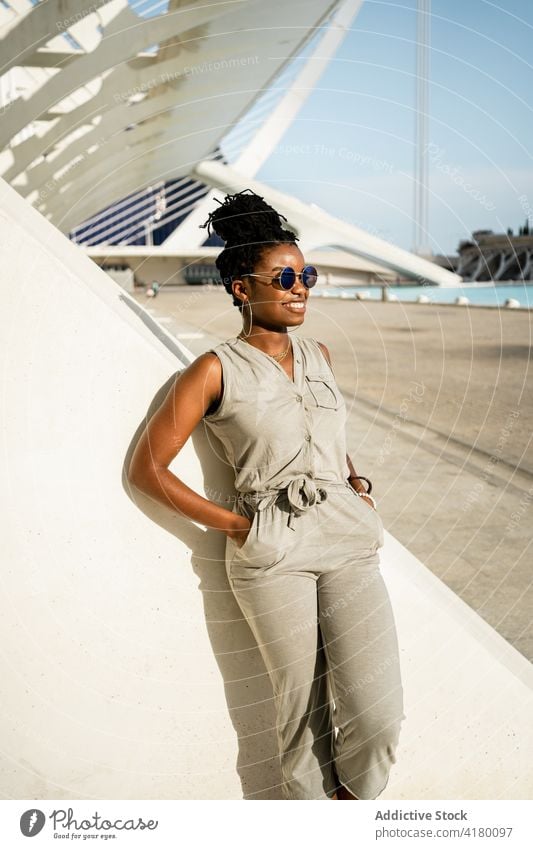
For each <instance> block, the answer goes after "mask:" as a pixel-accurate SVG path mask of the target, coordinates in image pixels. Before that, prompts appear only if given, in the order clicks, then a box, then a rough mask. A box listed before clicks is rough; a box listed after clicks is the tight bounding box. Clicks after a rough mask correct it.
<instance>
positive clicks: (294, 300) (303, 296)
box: [234, 243, 309, 330]
mask: <svg viewBox="0 0 533 849" xmlns="http://www.w3.org/2000/svg"><path fill="white" fill-rule="evenodd" d="M307 264H308V263H306V261H305V258H304V255H303V254H302V252H301V250H300V249H299V248H298V247H296V245H292V244H289V243H287V244H281V245H273V246H272V247H269V248H265V249H264V250H263V251H262V253H261V256H260V257H259V259H258V260H257V262H256V264H255V267H254V268H252V269H250V271H252V272H253V273H254V274H260V275H261V276H260V277H243V278H242V279H235V280H234V284H235V287H234V291H236V292H240V293H241V294H246V295H247V296H248V297H247V299H246V300H244V302H243V303H244V304H247V303H250V304H251V306H252V317H253V323H254V324H260V325H261V326H266V327H268V328H269V329H272V330H276V329H278V328H280V327H283V328H285V327H295V326H298V325H300V324H303V322H304V318H305V309H306V304H307V299H308V297H309V289H307V288H306V287H305V286H304V284H303V283H302V281H301V279H300V278H299V277H297V278H296V279H295V281H294V286H293V287H292V289H276V288H275V287H274V286H273V285H272V284H271V282H270V281H271V280H272V278H273V277H276V276H277V275H279V273H280V271H281V269H282V268H285V266H287V265H288V266H290V267H291V268H294V270H295V271H296V273H299V272H301V271H303V270H304V268H305V266H306V265H307ZM291 304H292V305H293V306H291ZM246 313H249V310H248V309H245V311H244V312H243V315H246Z"/></svg>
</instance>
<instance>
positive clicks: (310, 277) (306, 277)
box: [302, 265, 318, 289]
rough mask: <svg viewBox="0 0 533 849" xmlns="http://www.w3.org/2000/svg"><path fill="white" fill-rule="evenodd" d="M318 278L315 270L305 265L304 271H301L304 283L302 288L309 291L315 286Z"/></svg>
mask: <svg viewBox="0 0 533 849" xmlns="http://www.w3.org/2000/svg"><path fill="white" fill-rule="evenodd" d="M317 278H318V271H317V270H316V268H315V266H314V265H306V266H305V268H304V270H303V271H302V280H303V282H304V286H307V288H308V289H310V288H311V287H312V286H314V285H315V283H316V281H317Z"/></svg>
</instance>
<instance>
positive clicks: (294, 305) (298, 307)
mask: <svg viewBox="0 0 533 849" xmlns="http://www.w3.org/2000/svg"><path fill="white" fill-rule="evenodd" d="M283 306H284V307H285V308H286V309H288V310H293V311H294V312H305V304H304V302H303V301H292V302H289V303H286V304H283Z"/></svg>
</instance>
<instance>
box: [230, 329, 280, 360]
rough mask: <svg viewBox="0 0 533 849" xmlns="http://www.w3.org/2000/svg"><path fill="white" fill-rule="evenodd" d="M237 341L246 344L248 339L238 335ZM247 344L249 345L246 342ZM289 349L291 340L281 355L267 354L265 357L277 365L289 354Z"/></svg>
mask: <svg viewBox="0 0 533 849" xmlns="http://www.w3.org/2000/svg"><path fill="white" fill-rule="evenodd" d="M237 339H242V341H243V342H248V339H246V338H245V337H244V336H241V334H240V333H239V335H238V336H237ZM248 344H251V343H250V342H248ZM252 347H253V346H252ZM290 347H291V340H290V339H289V344H288V345H287V347H286V348H285V350H284V351H283V353H281V354H268V355H267V356H269V357H272V359H273V360H276V362H277V363H280V362H281V361H282V360H283V359H285V357H286V356H287V354H288V353H289V350H290ZM263 353H264V354H266V351H263Z"/></svg>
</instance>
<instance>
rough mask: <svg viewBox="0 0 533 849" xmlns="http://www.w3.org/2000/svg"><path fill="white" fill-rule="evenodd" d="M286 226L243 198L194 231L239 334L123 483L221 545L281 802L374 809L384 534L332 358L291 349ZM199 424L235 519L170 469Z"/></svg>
mask: <svg viewBox="0 0 533 849" xmlns="http://www.w3.org/2000/svg"><path fill="white" fill-rule="evenodd" d="M282 217H283V216H279V215H278V213H277V212H276V211H275V210H274V209H272V207H270V206H269V205H268V204H267V203H265V202H264V200H263V198H261V197H259V196H258V195H256V194H255V193H253V192H251V193H250V194H247V190H246V191H244V192H240V193H237V194H236V195H228V196H226V198H225V201H224V203H223V204H221V205H220V207H219V208H217V209H215V210H214V211H213V212H212V213H211V215H210V216H209V218H208V220H207V222H205V223H204V224H203V225H202V226H203V227H206V226H208V228H209V226H210V225H212V226H213V228H214V229H215V231H216V232H217V233H218V234H219V235H220V236H221V237H222V238H223V239H224V240H225V242H226V246H225V249H224V250H223V251H222V253H221V254H220V255H219V256H218V258H217V260H216V264H217V268H218V270H219V272H220V274H221V277H222V280H223V283H224V285H225V288H226V291H227V292H228V293H229V294H230V295H231V296H232V298H233V303H234V304H235V305H236V306H238V308H239V310H240V311H241V314H242V317H243V328H242V331H241V333H239V335H238V336H236V337H234V338H233V339H229V340H226V341H225V342H222V343H220V344H219V345H217V346H216V347H215V348H213V349H212V350H211V351H207V352H206V353H204V354H202V355H201V356H199V357H198V358H197V359H196V360H195V361H194V362H193V363H192V364H191V365H190V366H189V367H188V368H186V369H185V370H184V371H183V372H182V373H181V374H180V376H179V378H178V379H177V380H176V381H175V383H174V386H173V388H172V390H171V391H170V393H169V395H168V396H167V398H166V400H165V402H164V403H163V405H162V407H161V408H160V410H159V411H158V412H157V413H156V414H155V415H154V416H153V418H152V419H151V420H150V422H149V423H148V426H147V428H146V431H145V433H144V434H143V436H142V438H141V439H140V441H139V443H138V445H137V447H136V449H135V452H134V454H133V457H132V463H131V466H130V473H129V479H130V481H131V482H132V483H133V484H135V485H136V486H138V487H139V488H140V489H142V490H143V491H145V492H146V493H147V494H148V495H150V496H151V497H153V498H156V499H157V500H159V501H161V502H162V503H164V504H169V503H170V504H171V505H172V506H173V507H174V508H176V509H177V510H178V511H179V512H180V513H181V514H183V515H184V516H187V517H188V518H189V519H192V520H194V521H197V522H201V523H202V524H204V525H206V526H207V527H210V528H216V529H218V530H221V531H224V532H225V534H226V537H227V539H226V554H225V560H226V571H227V574H228V579H229V583H230V585H231V588H232V591H233V593H234V595H235V598H236V600H237V603H238V604H239V607H240V608H241V610H242V612H243V615H244V616H245V618H246V620H247V622H248V623H249V626H250V628H251V630H252V632H253V634H254V636H255V639H256V640H257V644H258V647H259V650H260V651H261V654H262V657H263V659H264V661H265V665H266V668H267V670H268V674H269V677H270V680H271V682H272V686H273V690H274V696H275V703H276V711H277V723H276V729H277V735H278V742H279V751H280V764H281V774H282V786H281V792H282V794H283V798H286V799H351V800H355V799H374V798H376V797H377V796H378V795H379V794H380V793H381V792H382V790H383V789H384V788H385V786H386V784H387V783H388V778H389V771H390V767H391V765H392V764H393V763H394V762H395V760H396V757H395V750H396V746H397V743H398V738H399V733H400V725H401V722H402V720H403V719H404V718H405V714H404V713H403V689H402V684H401V679H400V667H399V658H398V644H397V637H396V630H395V624H394V618H393V614H392V610H391V605H390V600H389V596H388V593H387V590H386V587H385V584H384V582H383V578H382V576H381V573H380V570H379V562H380V561H379V553H378V549H379V548H380V547H381V546H382V545H383V525H382V523H381V519H380V518H379V515H378V514H377V512H376V511H375V509H374V508H375V502H374V500H373V499H372V498H371V496H369V495H367V494H365V493H366V490H365V488H364V486H363V485H362V483H361V481H362V480H365V479H364V478H358V477H357V475H356V473H355V470H354V468H353V465H352V463H351V460H350V458H349V457H348V455H347V454H346V448H345V419H346V410H345V403H344V399H343V397H342V395H341V393H340V391H339V389H338V387H337V384H336V381H335V377H334V375H333V371H332V368H331V359H330V356H329V352H328V350H327V348H326V346H325V345H323V344H322V343H319V342H317V341H315V340H314V339H310V338H304V337H302V336H296V335H295V334H294V333H292V332H291V333H290V334H289V329H290V330H291V331H292V330H293V329H295V328H298V327H300V326H301V325H302V324H303V322H304V319H305V309H306V302H307V300H308V298H309V290H310V288H311V287H312V286H313V285H314V283H315V282H316V269H314V268H313V267H312V266H309V265H307V264H306V261H305V258H304V256H303V255H302V253H301V251H300V250H299V248H298V247H297V245H296V237H295V234H294V233H292V232H291V231H290V230H285V229H283V226H282V222H281V218H282ZM285 220H286V219H285ZM208 233H209V234H210V230H209V229H208ZM202 419H203V420H204V421H205V423H206V425H208V426H209V428H210V429H211V430H212V432H213V433H215V434H216V435H217V436H218V437H219V439H220V440H221V442H222V444H223V445H224V447H225V450H226V452H227V457H228V461H229V462H230V463H231V464H232V466H233V468H234V470H235V490H236V492H237V498H236V500H235V503H234V506H233V510H232V511H231V512H230V511H229V510H227V509H225V508H224V507H221V506H219V505H217V504H214V503H213V502H211V501H209V500H207V499H205V498H203V497H202V496H200V495H198V493H196V492H194V491H193V490H191V489H190V488H189V487H188V486H186V484H184V483H183V482H182V481H181V480H179V479H178V478H177V477H176V476H175V475H173V474H172V473H171V472H170V471H169V470H168V468H167V467H168V465H169V464H170V462H171V461H172V460H173V458H174V457H175V456H176V454H177V453H178V451H179V450H180V448H182V446H183V445H184V443H185V442H186V441H187V439H188V438H189V436H190V435H191V433H192V432H193V430H194V429H195V428H196V426H197V425H198V423H199V422H200V421H201V420H202ZM346 471H349V472H350V476H349V477H348V478H347V477H346ZM331 696H332V697H333V700H334V710H333V705H332V699H331ZM335 728H337V729H338V732H337V734H336V735H335V733H334V732H335Z"/></svg>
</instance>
